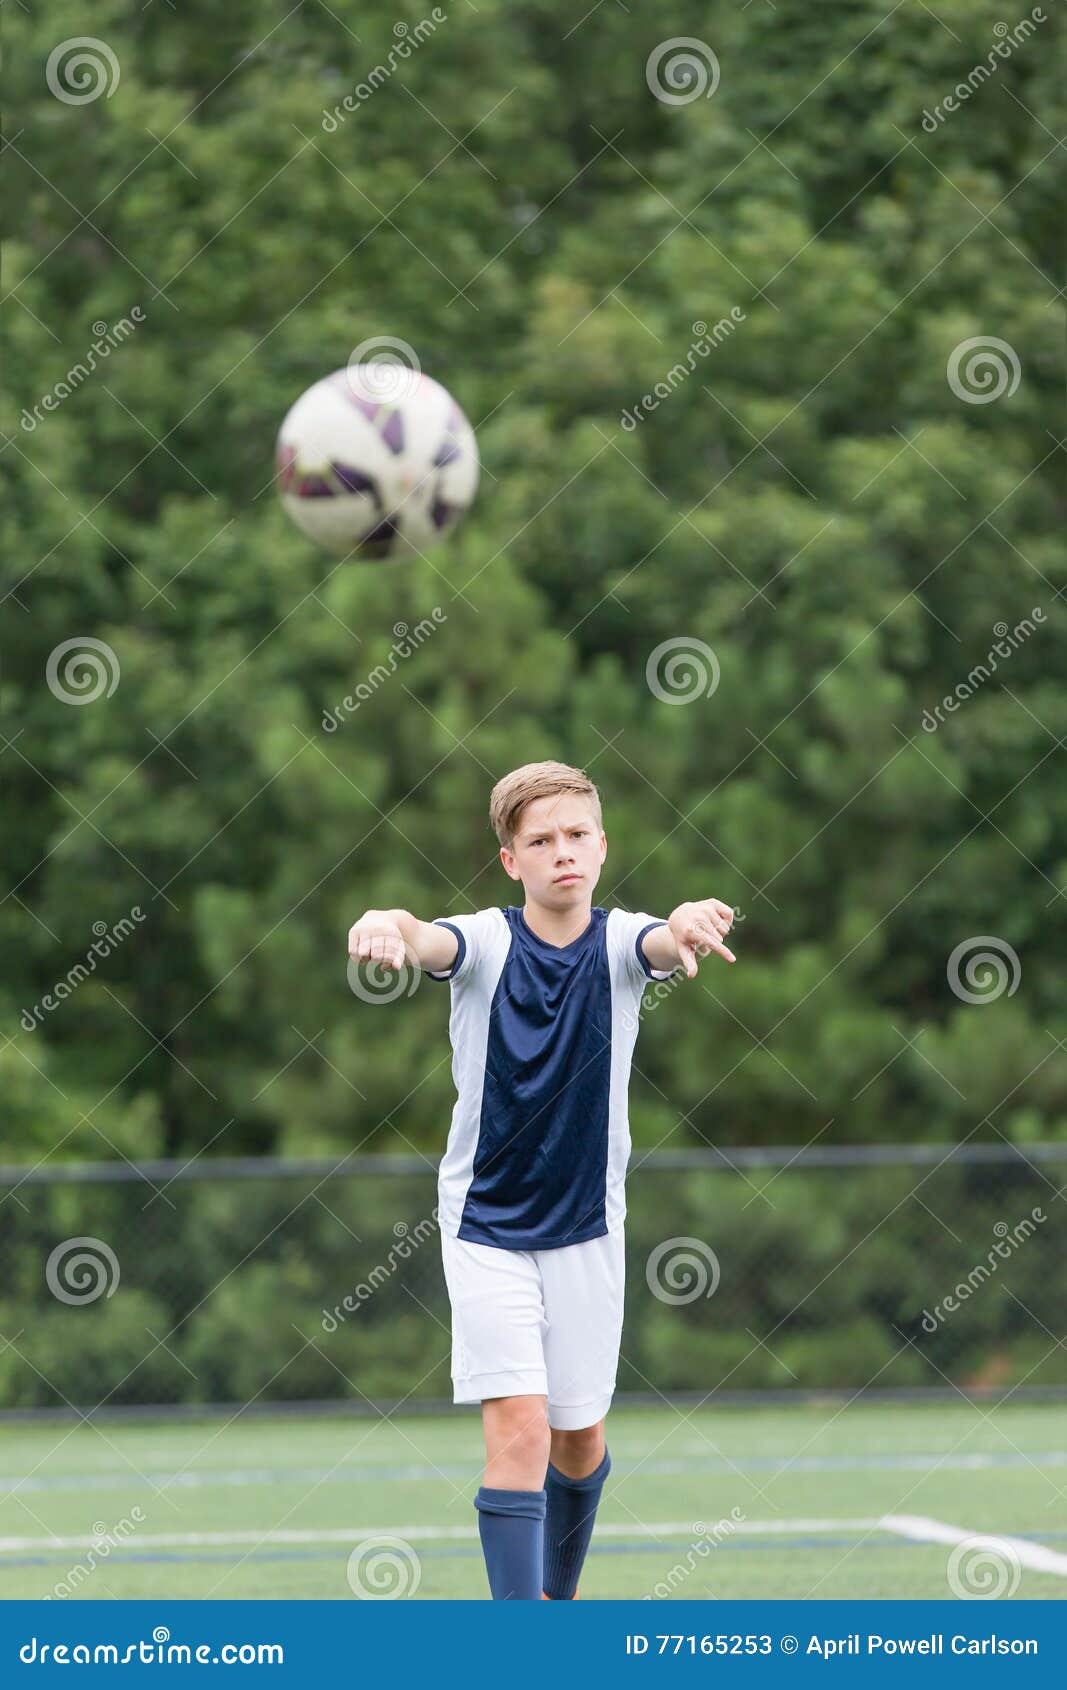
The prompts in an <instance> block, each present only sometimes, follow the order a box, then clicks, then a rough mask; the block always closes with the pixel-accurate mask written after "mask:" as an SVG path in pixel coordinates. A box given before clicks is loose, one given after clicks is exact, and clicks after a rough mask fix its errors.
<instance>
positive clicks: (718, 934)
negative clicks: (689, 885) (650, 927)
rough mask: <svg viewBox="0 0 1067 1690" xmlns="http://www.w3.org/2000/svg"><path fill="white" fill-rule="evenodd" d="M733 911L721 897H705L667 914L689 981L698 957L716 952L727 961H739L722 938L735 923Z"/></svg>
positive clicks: (680, 906) (692, 975)
mask: <svg viewBox="0 0 1067 1690" xmlns="http://www.w3.org/2000/svg"><path fill="white" fill-rule="evenodd" d="M733 919H734V912H733V910H732V909H731V908H730V906H729V904H724V903H722V902H720V900H719V899H718V898H704V899H703V900H701V901H700V902H698V903H694V904H679V905H678V908H677V909H676V910H674V911H672V913H671V914H670V915H669V916H668V918H667V926H668V927H669V928H670V930H671V934H672V935H673V938H674V942H675V944H676V945H677V946H678V955H679V957H680V959H681V962H682V966H683V967H684V969H685V972H686V974H687V976H688V978H689V979H690V980H692V978H693V977H694V975H695V974H696V971H697V959H698V958H701V957H705V956H707V954H708V952H709V951H717V952H718V954H719V956H721V957H725V958H726V960H727V962H736V961H737V958H736V957H735V956H734V953H733V951H730V950H727V948H726V946H725V945H724V944H723V942H722V941H723V939H724V938H725V937H726V935H727V933H729V931H730V928H731V926H732V924H733Z"/></svg>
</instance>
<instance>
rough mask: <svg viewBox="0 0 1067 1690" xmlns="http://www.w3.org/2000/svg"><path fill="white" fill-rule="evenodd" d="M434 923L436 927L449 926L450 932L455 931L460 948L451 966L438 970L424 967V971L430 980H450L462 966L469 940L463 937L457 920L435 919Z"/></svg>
mask: <svg viewBox="0 0 1067 1690" xmlns="http://www.w3.org/2000/svg"><path fill="white" fill-rule="evenodd" d="M433 925H434V926H435V927H447V928H448V931H449V932H450V933H454V934H455V935H456V938H457V940H458V941H459V949H458V950H457V951H456V955H455V958H454V959H453V962H452V966H451V968H444V969H440V970H438V971H436V972H435V971H434V970H433V969H431V968H427V969H424V971H423V972H424V973H425V975H426V978H427V979H428V980H442V981H448V980H451V979H452V978H453V976H454V975H455V974H456V972H457V970H458V969H459V968H460V967H461V966H462V963H463V958H464V957H465V956H466V954H467V941H466V939H465V938H464V937H463V934H462V933H461V932H460V930H459V928H458V927H457V926H456V924H455V922H452V921H435V922H434V923H433Z"/></svg>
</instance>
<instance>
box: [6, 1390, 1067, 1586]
mask: <svg viewBox="0 0 1067 1690" xmlns="http://www.w3.org/2000/svg"><path fill="white" fill-rule="evenodd" d="M2 1446H3V1450H4V1457H3V1463H2V1465H3V1476H2V1477H0V1595H2V1596H4V1597H9V1598H10V1597H43V1596H47V1595H49V1594H52V1593H54V1592H57V1590H58V1594H59V1595H61V1596H65V1595H66V1594H68V1592H69V1593H70V1594H73V1595H75V1596H77V1597H80V1598H83V1599H84V1598H88V1599H104V1600H106V1599H108V1598H112V1597H135V1598H136V1597H141V1598H146V1597H246V1598H247V1597H322V1598H336V1599H341V1600H352V1590H351V1588H350V1586H349V1582H348V1577H347V1572H348V1567H349V1558H350V1556H352V1554H353V1551H356V1552H357V1555H356V1560H357V1561H358V1563H359V1566H360V1567H361V1569H362V1572H361V1574H360V1576H361V1577H365V1578H367V1579H372V1578H373V1577H374V1568H375V1566H377V1567H378V1569H379V1571H380V1572H381V1573H382V1576H383V1577H386V1579H387V1582H386V1584H385V1586H384V1587H381V1586H379V1587H377V1588H378V1590H379V1591H380V1592H381V1593H385V1592H386V1591H388V1590H389V1589H390V1588H392V1586H391V1585H390V1583H389V1582H388V1567H387V1566H386V1565H385V1564H384V1563H382V1562H381V1561H379V1560H376V1556H377V1555H378V1550H379V1546H378V1545H377V1544H376V1542H375V1541H374V1540H376V1539H377V1538H379V1537H380V1536H383V1535H387V1536H392V1537H397V1538H400V1539H403V1540H404V1544H405V1545H407V1546H409V1547H401V1548H400V1549H399V1551H398V1553H399V1555H400V1556H401V1558H402V1562H403V1565H402V1567H401V1572H400V1577H401V1578H402V1579H403V1580H404V1581H405V1588H406V1589H407V1590H408V1591H409V1592H410V1594H411V1595H413V1596H414V1597H416V1598H417V1599H422V1598H430V1599H433V1598H438V1599H440V1598H455V1597H460V1598H472V1599H476V1600H483V1599H486V1598H487V1596H488V1590H487V1586H486V1581H485V1572H484V1568H483V1564H482V1559H481V1551H480V1547H479V1542H478V1536H477V1529H476V1523H475V1512H474V1509H473V1507H472V1498H473V1496H474V1492H475V1490H476V1489H477V1486H478V1484H479V1482H480V1478H481V1465H480V1463H481V1430H480V1421H479V1417H478V1415H477V1412H476V1411H474V1410H470V1411H463V1412H461V1411H457V1412H456V1413H455V1414H454V1415H449V1416H444V1417H431V1416H423V1417H418V1416H413V1417H411V1418H402V1417H397V1418H395V1419H393V1420H392V1421H368V1420H355V1419H342V1418H335V1419H320V1418H314V1417H299V1416H286V1417H283V1416H279V1417H277V1418H271V1419H265V1418H264V1419H256V1420H252V1419H243V1420H241V1419H238V1420H225V1419H219V1420H217V1421H197V1422H195V1423H185V1424H177V1423H156V1424H147V1423H138V1424H136V1425H133V1424H129V1423H125V1424H119V1423H110V1424H104V1425H101V1426H89V1425H85V1424H80V1425H78V1426H76V1427H70V1426H67V1425H56V1424H54V1423H53V1424H48V1425H43V1424H39V1425H30V1424H25V1423H19V1424H14V1425H12V1424H9V1425H8V1426H7V1427H5V1428H4V1431H3V1437H2ZM608 1446H609V1449H610V1451H611V1455H612V1462H613V1471H612V1474H611V1476H610V1478H609V1480H608V1484H607V1487H606V1489H605V1493H604V1499H603V1502H602V1504H601V1508H600V1515H599V1519H598V1527H597V1536H596V1537H595V1538H594V1541H593V1546H592V1550H591V1552H590V1555H589V1559H588V1561H587V1563H586V1568H585V1573H584V1576H583V1580H582V1587H581V1594H582V1597H583V1598H618V1597H640V1596H644V1595H648V1594H655V1595H659V1596H663V1595H671V1596H673V1597H674V1598H676V1599H688V1598H695V1599H707V1598H709V1597H731V1598H738V1597H740V1598H772V1597H793V1598H812V1599H823V1598H852V1597H878V1598H887V1597H926V1598H943V1597H950V1596H953V1595H954V1594H958V1592H956V1591H954V1590H953V1589H952V1588H951V1586H950V1583H949V1563H950V1560H951V1558H952V1555H953V1545H954V1544H956V1543H958V1542H959V1540H960V1538H961V1537H969V1536H970V1535H971V1534H996V1535H998V1536H1007V1537H1010V1538H1011V1539H1013V1540H1015V1541H1014V1547H1011V1546H1009V1549H1008V1551H1007V1560H1006V1561H1005V1562H1004V1565H1003V1573H1002V1577H1001V1582H1002V1583H1004V1584H1006V1585H1007V1589H1006V1590H1005V1594H1007V1595H1011V1594H1014V1595H1015V1596H1016V1597H1018V1598H1035V1597H1037V1598H1048V1599H1059V1600H1062V1599H1063V1598H1064V1597H1065V1596H1067V1411H1065V1409H1064V1408H1063V1407H1062V1406H1057V1405H1051V1406H1046V1405H1041V1406H1031V1405H1019V1406H1005V1407H1002V1408H998V1409H991V1410H987V1409H985V1408H974V1407H971V1406H969V1405H967V1404H966V1403H964V1402H962V1401H961V1402H959V1403H958V1404H941V1405H930V1406H911V1405H906V1406H892V1407H887V1406H884V1405H870V1406H853V1407H849V1408H847V1409H844V1410H842V1409H841V1408H840V1407H839V1406H836V1405H833V1404H825V1405H821V1406H811V1405H805V1406H801V1405H798V1406H796V1407H781V1406H777V1407H774V1408H760V1409H753V1410H739V1409H734V1408H730V1409H716V1408H710V1407H704V1408H701V1409H698V1410H696V1411H695V1412H693V1411H686V1410H684V1409H680V1408H667V1407H665V1408H661V1409H660V1408H655V1409H640V1410H635V1409H626V1410H624V1409H618V1410H616V1411H614V1412H613V1413H612V1415H611V1416H610V1418H609V1421H608ZM135 1510H136V1511H137V1512H135ZM719 1522H723V1524H722V1525H720V1524H718V1523H719ZM104 1534H107V1535H106V1536H105V1535H104ZM931 1537H933V1538H934V1541H931V1540H930V1539H931ZM94 1538H95V1539H97V1540H98V1547H97V1548H96V1549H94V1548H93V1547H92V1545H93V1542H94ZM102 1538H103V1542H102V1543H101V1542H100V1540H101V1539H102ZM386 1549H388V1546H386ZM957 1553H958V1554H963V1555H970V1554H972V1553H973V1552H972V1551H971V1550H970V1549H969V1548H968V1549H967V1550H965V1551H958V1552H957ZM1009 1574H1011V1575H1012V1576H1010V1577H1009ZM959 1576H960V1577H962V1578H964V1579H968V1578H973V1579H974V1580H979V1579H980V1577H981V1576H982V1575H981V1571H980V1569H979V1570H974V1571H972V1572H968V1570H967V1567H966V1565H963V1566H962V1570H961V1573H960V1575H959Z"/></svg>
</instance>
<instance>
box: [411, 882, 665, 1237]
mask: <svg viewBox="0 0 1067 1690" xmlns="http://www.w3.org/2000/svg"><path fill="white" fill-rule="evenodd" d="M438 925H440V926H443V927H448V928H449V929H451V931H452V932H454V933H455V935H456V938H457V941H458V946H459V948H458V950H457V952H456V957H455V961H454V962H453V964H452V967H451V969H449V970H447V971H444V972H438V973H430V975H429V977H430V978H431V979H434V980H447V981H448V982H449V983H450V985H451V993H452V1009H451V1017H450V1021H449V1034H450V1037H451V1041H452V1076H453V1079H454V1081H455V1085H456V1092H457V1098H456V1104H455V1108H454V1110H453V1114H452V1125H451V1128H450V1131H449V1134H448V1144H447V1147H446V1150H445V1154H444V1157H443V1158H442V1161H441V1165H440V1169H439V1176H438V1213H439V1219H440V1224H441V1227H442V1230H443V1231H445V1232H446V1233H448V1234H450V1235H451V1236H452V1237H454V1238H463V1239H468V1240H470V1241H472V1242H474V1243H479V1244H490V1245H495V1246H497V1247H499V1248H502V1249H505V1250H547V1249H557V1248H559V1247H561V1246H563V1245H566V1244H580V1243H583V1242H584V1241H585V1240H586V1239H590V1238H600V1237H602V1236H603V1235H604V1234H605V1233H608V1232H614V1231H617V1230H618V1229H619V1228H621V1226H622V1223H623V1219H624V1217H625V1213H626V1206H625V1197H624V1182H625V1176H626V1166H627V1163H628V1161H629V1156H630V1129H629V1120H628V1111H627V1091H628V1087H629V1080H630V1064H631V1059H632V1056H633V1048H634V1042H635V1039H636V1036H637V1026H638V1017H639V1011H640V1006H641V997H642V993H643V992H644V989H645V987H646V986H647V984H648V982H649V980H652V979H656V980H664V979H667V978H668V976H669V974H670V973H672V972H673V970H669V969H668V970H654V969H652V968H651V967H650V966H649V964H648V962H647V961H646V959H645V955H644V952H643V951H642V949H641V941H642V939H643V938H644V935H645V934H646V933H647V932H648V931H649V929H650V928H653V927H660V926H662V925H664V923H663V922H662V921H661V920H658V919H657V918H656V917H654V916H650V915H645V914H638V915H633V914H630V913H628V912H626V911H624V910H610V911H609V910H604V909H599V908H594V909H593V910H592V912H591V917H590V921H589V925H588V926H587V927H586V929H585V931H584V932H583V933H581V934H580V935H579V936H578V938H577V939H574V940H572V942H571V943H570V944H568V945H551V944H549V943H548V942H547V941H546V940H544V939H541V938H539V937H538V936H537V934H536V933H534V932H533V930H532V929H531V928H530V926H529V925H528V923H527V921H526V917H525V916H524V914H523V912H522V910H521V909H518V908H513V907H509V908H507V909H488V910H479V911H478V912H477V913H476V914H474V915H463V916H451V917H449V918H447V919H442V920H441V921H440V922H439V923H438Z"/></svg>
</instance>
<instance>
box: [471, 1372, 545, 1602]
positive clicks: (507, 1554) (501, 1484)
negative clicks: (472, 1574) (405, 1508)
mask: <svg viewBox="0 0 1067 1690" xmlns="http://www.w3.org/2000/svg"><path fill="white" fill-rule="evenodd" d="M545 1402H546V1399H545V1398H544V1397H543V1396H516V1397H492V1398H489V1399H487V1400H485V1401H483V1403H482V1424H483V1426H484V1428H485V1450H486V1462H485V1482H484V1483H483V1485H482V1487H481V1489H480V1490H479V1492H478V1494H477V1496H476V1497H475V1499H474V1506H475V1508H477V1510H478V1532H479V1536H480V1537H481V1540H482V1551H483V1553H484V1555H485V1566H486V1571H487V1572H488V1574H489V1588H490V1590H491V1591H492V1593H493V1600H494V1601H501V1600H510V1601H527V1602H536V1601H538V1600H539V1599H540V1597H541V1575H542V1569H543V1564H544V1527H545V1505H546V1494H545V1469H546V1467H547V1465H548V1452H549V1430H548V1420H547V1419H546V1416H545Z"/></svg>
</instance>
